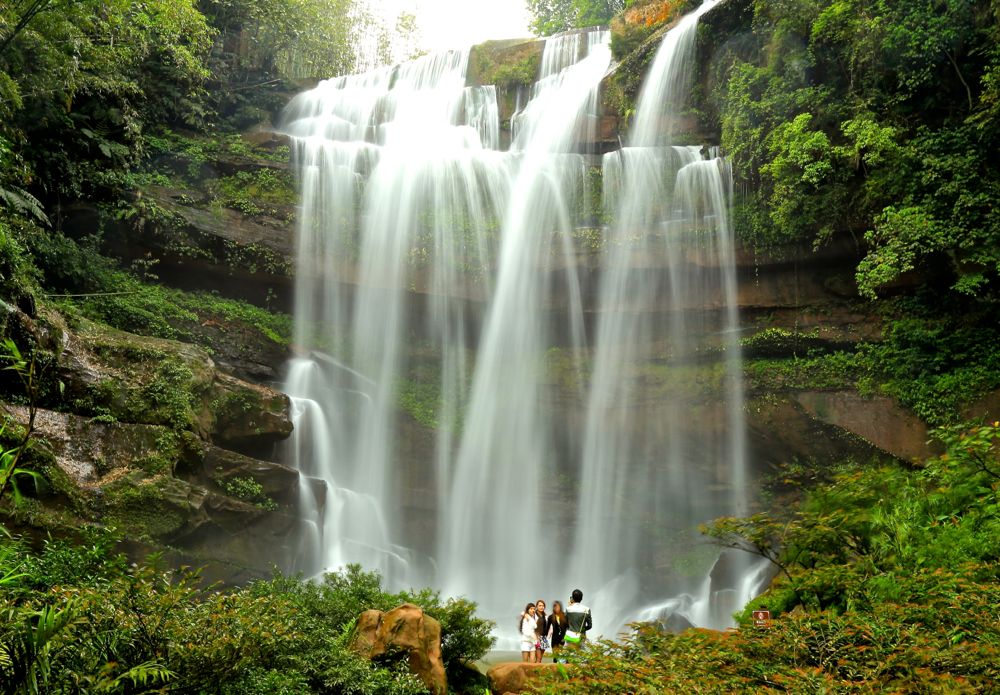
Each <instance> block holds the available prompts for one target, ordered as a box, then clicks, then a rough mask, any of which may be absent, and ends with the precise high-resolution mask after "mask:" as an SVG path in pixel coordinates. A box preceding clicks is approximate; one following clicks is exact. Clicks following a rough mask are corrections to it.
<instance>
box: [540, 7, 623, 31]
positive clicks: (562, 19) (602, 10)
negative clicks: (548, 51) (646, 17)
mask: <svg viewBox="0 0 1000 695" xmlns="http://www.w3.org/2000/svg"><path fill="white" fill-rule="evenodd" d="M527 5H528V12H529V14H531V29H532V31H534V32H535V33H536V34H537V35H539V36H550V35H552V34H557V33H559V32H560V31H567V30H569V29H580V28H583V27H591V26H597V25H599V24H607V23H608V22H610V21H611V18H612V17H613V16H615V15H616V14H617V13H619V12H621V11H622V9H624V6H625V3H624V2H622V0H527Z"/></svg>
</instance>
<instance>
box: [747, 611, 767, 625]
mask: <svg viewBox="0 0 1000 695" xmlns="http://www.w3.org/2000/svg"><path fill="white" fill-rule="evenodd" d="M751 616H752V617H753V626H754V627H771V611H767V610H762V611H753V613H751Z"/></svg>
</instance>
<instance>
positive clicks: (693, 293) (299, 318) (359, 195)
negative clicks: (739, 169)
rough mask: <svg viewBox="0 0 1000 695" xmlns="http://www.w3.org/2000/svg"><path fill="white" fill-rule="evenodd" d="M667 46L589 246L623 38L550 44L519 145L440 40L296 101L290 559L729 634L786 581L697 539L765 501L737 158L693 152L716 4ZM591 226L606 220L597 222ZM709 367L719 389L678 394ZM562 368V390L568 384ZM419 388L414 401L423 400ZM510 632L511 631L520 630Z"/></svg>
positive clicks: (504, 609)
mask: <svg viewBox="0 0 1000 695" xmlns="http://www.w3.org/2000/svg"><path fill="white" fill-rule="evenodd" d="M718 2H719V0H707V1H706V2H705V3H704V4H703V5H702V6H701V8H699V10H698V11H696V12H695V13H692V14H691V15H688V16H686V17H685V18H684V19H682V20H681V22H680V23H679V24H678V25H677V26H676V27H674V28H673V29H672V30H671V31H669V32H667V34H666V35H665V37H664V39H663V42H662V45H661V47H660V49H659V51H658V53H657V56H656V58H655V60H654V63H653V66H652V68H651V70H650V73H649V75H648V77H647V82H646V84H645V86H644V88H643V92H642V97H641V99H640V102H639V108H638V111H637V117H636V122H635V124H634V127H633V129H632V136H631V138H630V140H629V145H628V147H625V148H623V149H621V150H619V151H617V152H613V153H610V154H607V155H605V156H604V159H603V164H602V171H603V182H604V208H605V210H606V211H610V212H612V213H613V218H614V221H613V222H612V223H611V224H610V225H608V226H607V227H606V228H604V229H603V234H602V236H603V239H602V244H601V246H602V251H601V253H600V257H599V259H598V260H597V264H598V266H599V267H597V268H592V267H588V265H587V263H588V262H590V263H593V262H594V261H587V256H586V253H585V252H584V251H582V250H581V248H580V243H581V242H580V240H579V235H580V234H581V229H580V228H581V226H583V225H585V224H586V223H587V221H586V220H584V219H583V213H582V210H583V208H584V207H585V206H584V196H586V195H587V192H586V182H587V180H588V176H590V175H592V173H593V171H592V168H593V167H594V165H595V164H594V163H595V162H596V158H595V157H593V156H592V153H587V152H584V151H581V147H580V143H587V142H593V141H594V139H595V138H594V132H593V130H592V129H593V128H594V127H595V124H596V122H597V120H598V119H597V114H598V111H599V108H598V107H599V100H598V97H599V85H600V83H601V80H602V79H603V77H604V76H605V75H606V74H607V71H608V70H609V68H610V66H611V52H610V47H609V42H610V36H609V33H608V32H606V31H603V30H593V31H584V32H573V33H569V34H565V35H561V36H556V37H551V38H549V39H547V40H546V43H545V46H544V50H543V53H542V59H541V69H540V74H539V77H538V80H537V82H536V83H535V85H534V87H533V89H532V90H531V93H530V97H529V98H528V99H527V100H526V101H525V102H524V103H523V104H521V103H519V104H518V109H517V111H516V113H515V115H514V116H513V117H512V119H511V131H512V138H511V146H510V149H509V151H501V150H500V149H499V143H500V121H499V110H498V105H497V94H496V90H495V89H494V87H492V86H482V87H468V86H466V67H467V63H468V61H469V51H447V52H442V53H436V54H433V55H428V56H424V57H423V58H420V59H418V60H416V61H413V62H410V63H406V64H403V65H398V66H395V67H391V68H384V69H380V70H376V71H373V72H370V73H366V74H364V75H356V76H349V77H341V78H337V79H334V80H329V81H327V82H324V83H322V84H320V85H319V86H318V87H316V88H315V89H313V90H311V91H309V92H306V93H304V94H301V95H299V96H298V97H297V98H296V99H295V100H294V101H293V102H292V103H291V104H290V105H289V107H288V109H287V111H286V121H285V126H284V130H285V132H287V133H288V134H289V135H290V136H291V137H292V140H293V142H294V157H295V162H296V164H297V167H298V172H299V178H300V185H301V188H302V208H301V211H300V228H299V241H298V259H297V271H296V295H295V301H296V317H295V318H296V332H295V342H296V346H297V348H298V349H299V356H298V357H297V358H296V359H294V360H293V361H292V362H291V364H290V365H289V374H288V379H287V384H286V388H287V391H288V393H289V394H290V395H291V396H292V398H293V406H294V418H295V424H296V429H295V432H294V433H293V436H292V438H291V440H290V442H289V443H288V446H287V452H286V454H287V460H288V461H289V462H290V463H291V464H292V465H294V466H295V467H296V468H297V469H298V470H299V471H300V476H301V479H300V485H299V488H300V506H301V509H302V512H303V517H304V518H303V522H302V525H301V529H300V538H299V539H298V540H299V549H298V553H297V555H296V557H295V559H294V562H291V563H290V565H291V566H292V567H294V568H295V569H297V570H300V571H303V572H305V573H307V574H313V573H318V572H321V571H323V570H326V569H333V568H337V567H341V566H343V565H344V564H347V563H350V562H357V563H360V564H362V565H363V566H365V567H366V568H373V569H378V570H379V571H380V572H382V574H383V575H384V577H385V579H386V581H387V583H388V584H389V585H390V586H392V587H404V586H415V585H422V584H429V585H432V586H436V587H440V588H442V589H443V590H444V592H445V593H446V594H462V595H466V596H469V597H470V598H472V599H473V600H475V601H477V602H478V603H479V604H480V611H481V613H482V614H484V615H486V616H488V617H491V618H494V619H496V620H498V622H499V625H500V627H501V629H503V628H504V627H505V626H507V625H509V624H512V622H513V620H512V618H511V617H510V616H512V615H516V613H517V611H518V610H519V608H520V606H523V605H524V603H525V602H527V601H529V600H533V599H536V598H540V597H541V598H545V599H547V600H550V601H551V600H552V599H562V600H564V601H565V599H566V598H567V597H568V595H569V592H570V590H572V589H574V588H578V587H579V588H582V589H584V591H585V592H586V599H587V601H586V602H587V603H588V604H591V605H593V607H594V615H595V619H596V625H595V627H596V632H603V633H605V634H612V633H613V632H614V631H616V630H618V629H619V628H621V627H622V626H623V625H624V624H626V623H627V622H629V621H630V620H634V619H636V618H638V617H645V618H648V619H667V618H669V617H670V616H680V617H683V619H684V620H687V621H689V622H690V623H692V624H697V625H704V626H711V627H722V626H724V625H726V624H728V623H729V616H730V615H731V613H732V612H733V611H734V610H736V609H738V608H739V607H740V606H741V605H743V603H745V602H746V600H748V599H749V598H750V597H751V596H752V595H753V594H754V593H755V592H757V591H759V589H760V587H761V586H762V585H763V583H764V582H766V580H767V578H768V577H767V576H766V574H767V571H766V569H765V568H763V567H756V566H754V567H752V566H750V564H749V563H747V562H746V560H745V559H744V558H741V557H736V556H729V555H724V556H723V558H720V557H719V554H718V552H717V551H713V549H712V548H711V547H709V546H706V545H705V544H704V543H700V542H699V541H698V540H697V532H696V530H695V529H696V527H697V525H698V524H699V523H701V522H704V521H708V520H710V519H711V518H713V517H715V516H719V515H731V514H742V513H744V512H745V511H746V510H747V508H748V495H749V494H750V493H749V489H750V488H751V486H752V483H753V481H752V476H751V475H750V474H749V472H748V462H747V453H746V443H745V437H746V433H745V425H744V422H743V415H742V407H743V393H742V376H741V360H740V352H739V328H740V326H739V316H738V312H737V302H736V298H737V297H736V291H737V282H736V275H735V269H734V268H735V262H734V245H733V243H734V242H733V235H732V228H731V225H730V216H729V208H730V204H731V198H732V192H731V176H730V171H729V166H728V163H727V162H726V160H725V159H724V158H721V157H720V156H719V154H718V152H716V151H715V150H713V149H712V148H708V147H699V146H689V145H684V146H681V145H679V144H674V143H673V138H672V132H673V131H674V127H675V123H676V122H678V119H679V117H680V116H681V112H680V109H681V108H682V105H683V104H684V101H685V98H686V96H687V91H688V89H689V84H688V82H689V80H688V75H689V73H690V72H691V62H692V57H693V46H694V37H695V31H696V28H697V21H698V17H699V16H701V14H703V13H704V12H707V11H708V10H710V9H711V8H712V7H714V6H715V5H716V4H717V3H718ZM582 231H584V232H586V231H587V230H582ZM706 360H708V361H709V362H711V363H712V364H713V365H715V366H714V367H713V368H712V369H713V370H714V371H713V372H712V374H714V375H715V377H716V378H717V382H718V384H717V388H715V389H714V391H713V392H712V397H711V398H708V399H706V398H704V397H703V396H702V397H701V398H700V399H698V398H693V397H691V395H690V394H689V393H688V392H687V391H685V388H684V383H685V378H686V375H688V374H690V373H691V372H692V370H695V369H697V368H698V367H699V365H702V364H704V363H705V362H706ZM553 364H557V365H559V368H560V370H561V374H562V376H561V377H560V378H561V379H562V381H561V382H560V384H559V385H558V387H556V386H555V385H554V379H555V377H554V376H553V374H552V370H553ZM415 401H419V402H415ZM501 636H505V635H501Z"/></svg>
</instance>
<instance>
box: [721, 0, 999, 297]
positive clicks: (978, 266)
mask: <svg viewBox="0 0 1000 695" xmlns="http://www.w3.org/2000/svg"><path fill="white" fill-rule="evenodd" d="M753 8H754V19H753V32H754V33H753V37H752V39H753V42H754V43H753V45H752V47H747V48H745V50H744V51H743V52H742V58H740V59H737V60H736V62H735V64H734V65H733V66H732V68H731V69H730V70H729V72H728V76H727V77H726V79H725V80H723V86H722V87H721V93H720V95H719V96H720V98H721V102H720V103H721V104H722V124H721V125H722V131H723V145H724V147H725V148H726V149H727V150H728V151H729V152H730V153H731V155H732V157H733V162H734V169H735V172H736V174H737V177H738V179H739V180H740V182H741V183H743V184H746V185H747V187H748V191H749V192H748V193H746V194H745V195H744V196H743V197H742V199H741V200H740V201H739V207H738V211H737V213H738V214H737V215H736V220H737V222H738V224H739V227H740V233H741V234H742V235H743V236H744V237H745V238H748V239H751V240H753V241H754V242H755V243H757V244H761V245H771V244H780V243H785V242H788V241H800V240H802V241H809V242H812V243H813V244H821V243H823V242H824V241H825V240H826V239H828V238H829V237H830V236H831V235H832V234H833V233H836V232H849V233H852V234H855V235H856V236H859V237H860V236H862V235H863V236H864V238H865V240H866V242H867V243H868V255H867V257H866V258H865V259H864V260H863V261H862V263H861V264H860V265H859V267H858V285H859V288H860V290H861V292H862V293H863V294H865V295H866V296H868V297H874V296H875V295H876V293H877V292H879V291H881V290H882V289H883V288H886V287H891V285H892V283H894V282H896V281H897V280H898V279H899V278H900V277H901V276H903V275H904V274H906V273H909V272H911V271H918V272H921V273H923V274H924V275H925V276H927V275H929V276H931V277H932V278H933V277H935V276H938V275H942V276H944V277H947V278H948V281H949V283H950V284H951V285H952V287H953V289H954V290H956V291H957V292H961V293H965V294H970V295H978V296H985V295H988V294H990V293H992V291H993V287H992V283H993V281H994V280H995V278H996V275H997V270H998V268H1000V255H998V254H997V252H996V249H997V248H998V244H997V241H998V239H1000V236H998V235H1000V218H998V217H997V214H998V213H997V212H996V210H997V209H998V205H997V203H998V202H1000V171H998V170H997V164H996V162H995V161H993V159H991V158H990V157H989V155H988V153H989V152H991V151H992V150H993V149H994V148H995V147H996V143H997V138H998V136H1000V121H998V120H997V119H996V110H995V108H994V104H995V100H994V99H993V96H992V95H994V93H995V92H994V91H993V86H992V85H993V84H994V83H993V82H992V81H991V77H990V76H991V75H993V66H995V65H996V61H997V60H998V50H997V45H998V44H997V37H998V32H997V28H996V27H997V25H996V22H995V17H994V16H993V14H992V13H991V12H990V11H988V10H986V9H985V7H984V6H981V5H976V4H975V3H968V2H962V1H960V0H949V1H942V2H932V1H931V0H925V1H921V2H913V3H889V2H884V0H827V1H825V2H820V3H813V2H805V1H799V0H793V2H785V1H783V0H782V1H778V0H761V1H760V2H756V3H754V6H753Z"/></svg>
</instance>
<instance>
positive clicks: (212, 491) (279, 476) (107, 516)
mask: <svg viewBox="0 0 1000 695" xmlns="http://www.w3.org/2000/svg"><path fill="white" fill-rule="evenodd" d="M8 325H9V327H10V328H11V330H12V331H13V332H15V333H16V334H18V335H20V336H21V339H22V340H28V341H30V342H31V343H33V344H34V345H35V346H36V348H37V349H40V350H43V351H46V352H48V353H49V354H51V355H54V356H55V361H54V363H52V364H50V365H48V366H47V367H46V370H45V372H43V373H42V376H43V377H44V378H45V379H46V380H47V381H48V382H50V383H59V384H60V389H59V391H60V398H59V399H58V407H59V410H51V409H48V408H46V407H44V406H45V403H44V402H43V403H41V404H40V405H41V406H42V407H39V408H38V409H37V411H36V413H35V418H34V428H35V429H34V439H33V441H34V444H33V446H32V448H31V449H30V454H29V455H30V457H31V461H32V463H33V464H34V465H35V467H36V468H38V469H39V470H41V471H42V472H43V473H44V475H45V477H46V479H47V480H48V481H49V483H50V485H49V486H47V487H44V488H39V489H37V490H36V491H35V492H36V494H35V497H34V499H32V500H31V501H30V502H29V503H28V505H29V506H28V510H29V512H30V513H29V514H28V516H27V520H28V523H29V524H30V525H36V524H38V525H41V526H43V527H46V528H48V529H50V530H59V529H66V530H70V529H73V528H78V527H79V526H81V525H83V524H98V525H101V526H108V527H114V528H116V529H117V530H118V531H120V532H121V533H123V534H124V535H125V536H126V537H128V538H131V539H134V540H136V541H141V542H146V543H152V544H154V545H160V544H168V545H170V546H172V547H173V548H175V549H176V550H175V552H180V553H181V555H182V557H183V558H186V559H180V560H179V561H181V562H187V563H188V564H197V565H206V564H207V565H210V567H209V569H208V575H209V576H211V577H213V578H217V579H225V580H230V581H236V580H239V579H241V578H245V577H247V576H253V575H261V574H266V573H267V572H268V571H269V569H270V566H271V563H272V562H273V555H271V554H270V551H269V552H268V553H267V554H266V555H264V554H261V553H259V552H258V550H259V548H260V547H267V548H273V547H274V545H275V544H280V543H282V542H284V541H282V538H283V537H284V536H285V535H286V532H287V530H288V527H289V525H290V524H291V523H292V520H291V518H290V517H289V516H287V510H288V505H289V503H291V502H292V501H293V500H294V492H295V490H296V486H297V484H298V474H297V473H296V472H295V471H293V470H290V469H288V468H287V467H285V466H283V465H281V464H279V463H276V462H274V461H273V460H268V459H270V458H272V454H273V452H274V450H275V444H276V443H278V442H280V441H281V440H282V439H284V438H286V437H288V435H289V434H290V433H291V431H292V422H291V419H290V413H289V406H290V404H289V400H288V397H287V396H285V395H284V394H282V393H279V392H277V391H275V390H273V389H271V388H269V387H267V386H263V385H260V384H254V383H250V382H247V381H243V380H242V379H239V378H237V377H235V376H232V375H230V374H226V373H224V372H223V371H222V370H220V368H219V366H218V365H217V364H216V363H215V362H214V361H213V359H212V358H211V357H210V356H209V354H208V353H207V352H206V351H205V350H204V349H202V348H199V347H196V346H193V345H190V344H185V343H180V342H176V341H172V340H163V339H158V338H149V337H144V336H138V335H134V334H130V333H125V332H122V331H117V330H114V329H110V328H108V327H106V326H102V325H100V324H96V323H92V322H89V321H86V320H83V319H78V320H74V321H73V324H72V325H71V324H70V323H68V322H67V321H66V319H64V318H63V317H62V315H61V314H58V313H56V312H54V311H52V310H49V309H44V310H43V311H42V312H41V313H40V315H39V316H38V317H36V318H32V317H29V316H27V315H25V314H23V313H20V312H17V313H15V314H14V315H13V316H12V317H9V321H8ZM44 399H45V396H44V394H43V396H42V400H43V401H44ZM0 408H2V410H3V413H2V415H3V416H5V418H6V419H7V420H8V422H9V423H10V424H11V428H18V427H24V426H26V425H27V423H28V421H29V408H28V406H27V405H4V406H0Z"/></svg>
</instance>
